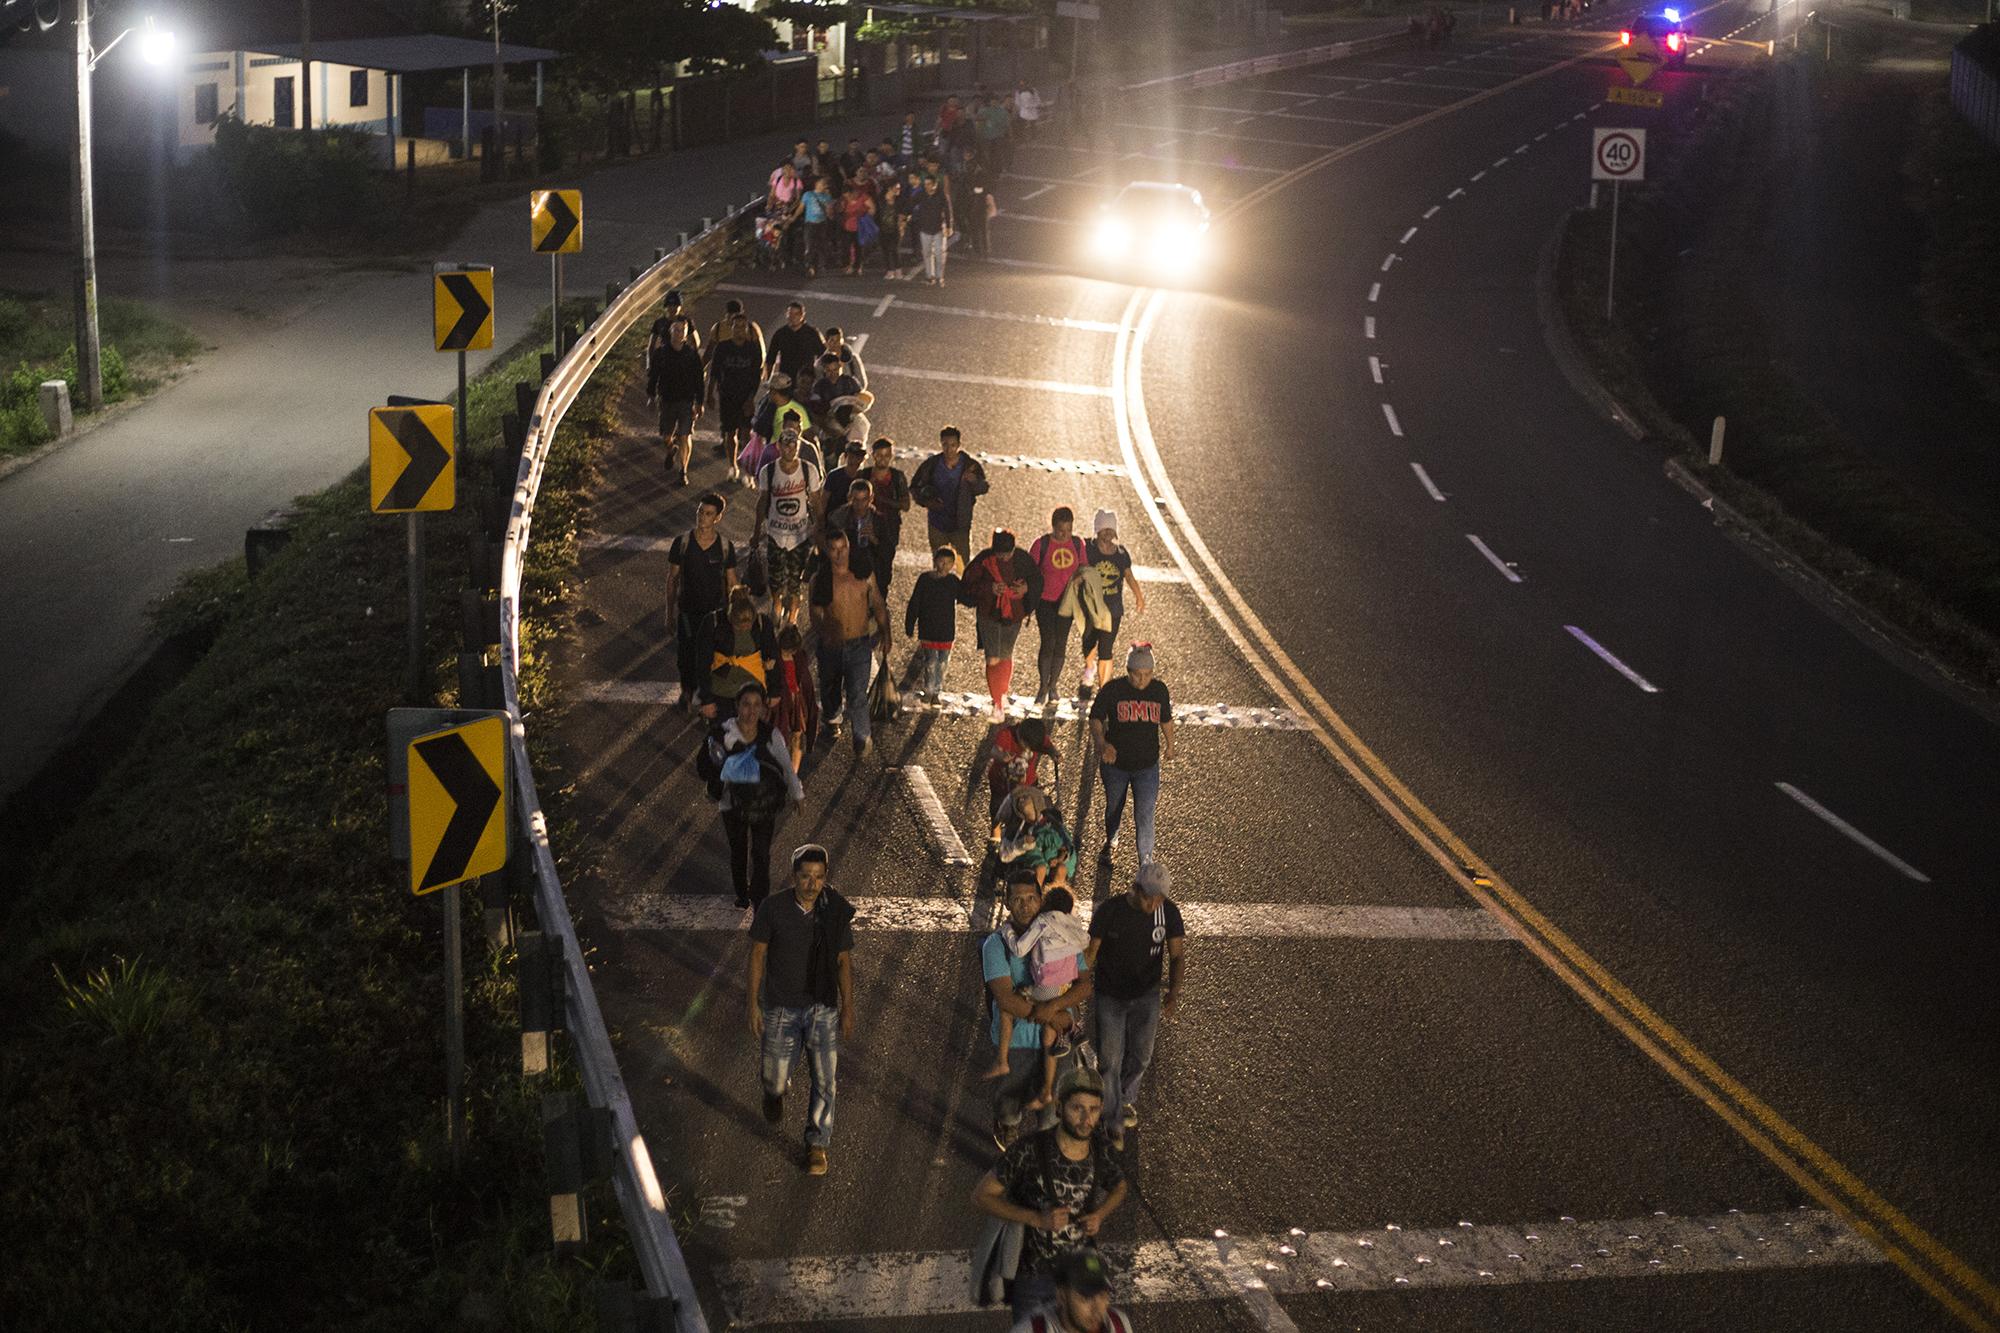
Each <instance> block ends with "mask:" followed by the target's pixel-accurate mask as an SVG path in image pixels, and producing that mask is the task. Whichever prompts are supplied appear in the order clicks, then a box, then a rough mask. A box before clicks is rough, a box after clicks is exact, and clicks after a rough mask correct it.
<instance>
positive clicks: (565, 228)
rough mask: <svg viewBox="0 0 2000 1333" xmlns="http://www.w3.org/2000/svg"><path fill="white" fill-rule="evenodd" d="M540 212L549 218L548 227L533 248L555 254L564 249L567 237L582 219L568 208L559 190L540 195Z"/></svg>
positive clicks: (543, 252) (567, 202) (573, 232)
mask: <svg viewBox="0 0 2000 1333" xmlns="http://www.w3.org/2000/svg"><path fill="white" fill-rule="evenodd" d="M542 213H543V215H544V216H546V217H547V218H548V220H549V229H548V230H547V231H545V232H543V233H542V239H541V240H539V241H537V242H536V243H535V249H536V250H537V251H539V252H540V253H542V254H555V253H556V252H558V251H561V250H564V249H566V248H567V245H568V241H569V238H570V237H571V236H572V235H574V234H575V232H576V229H577V226H578V224H579V223H580V222H582V219H581V218H579V217H577V215H576V213H575V211H574V210H572V209H571V208H570V206H569V200H567V199H565V198H563V192H562V191H561V190H549V191H547V192H545V193H544V194H543V195H542Z"/></svg>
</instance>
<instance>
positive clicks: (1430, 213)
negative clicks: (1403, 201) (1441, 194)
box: [1424, 204, 1444, 220]
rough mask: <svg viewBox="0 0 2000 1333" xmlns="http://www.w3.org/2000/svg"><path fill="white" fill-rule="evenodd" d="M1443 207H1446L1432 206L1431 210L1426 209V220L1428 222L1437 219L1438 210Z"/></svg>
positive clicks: (1441, 205) (1440, 205)
mask: <svg viewBox="0 0 2000 1333" xmlns="http://www.w3.org/2000/svg"><path fill="white" fill-rule="evenodd" d="M1443 207H1444V205H1443V204H1432V205H1431V206H1430V207H1429V208H1426V209H1425V210H1424V217H1425V219H1426V220H1428V219H1430V218H1434V217H1436V216H1437V214H1438V210H1439V209H1440V208H1443Z"/></svg>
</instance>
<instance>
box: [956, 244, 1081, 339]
mask: <svg viewBox="0 0 2000 1333" xmlns="http://www.w3.org/2000/svg"><path fill="white" fill-rule="evenodd" d="M963 235H965V233H964V232H962V231H955V232H953V233H952V234H951V239H952V240H953V241H954V242H956V241H957V240H958V239H959V238H960V237H961V236H963ZM977 262H979V263H981V264H997V265H999V266H1000V267H1001V268H1026V269H1033V270H1034V271H1035V272H1037V273H1062V274H1065V275H1073V274H1074V272H1075V270H1074V269H1072V268H1071V267H1069V266H1067V265H1063V264H1044V263H1042V262H1041V261H1040V260H1037V259H1002V258H1000V257H999V256H998V255H982V256H981V257H980V258H979V260H978V261H977ZM1002 318H1004V316H1002Z"/></svg>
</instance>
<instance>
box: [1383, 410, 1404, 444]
mask: <svg viewBox="0 0 2000 1333" xmlns="http://www.w3.org/2000/svg"><path fill="white" fill-rule="evenodd" d="M1382 415H1383V417H1384V418H1385V419H1386V420H1387V421H1388V423H1389V433H1390V434H1391V435H1393V436H1395V437H1396V438H1397V439H1399V440H1400V439H1402V438H1403V423H1402V422H1400V421H1398V420H1396V409H1395V408H1393V407H1391V406H1389V404H1387V403H1384V404H1382Z"/></svg>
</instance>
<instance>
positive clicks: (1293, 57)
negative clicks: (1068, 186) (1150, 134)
mask: <svg viewBox="0 0 2000 1333" xmlns="http://www.w3.org/2000/svg"><path fill="white" fill-rule="evenodd" d="M1409 41H1410V34H1409V33H1408V32H1406V31H1403V30H1401V29H1398V30H1397V31H1395V32H1385V33H1382V34H1380V35H1378V36H1375V37H1362V38H1357V39H1356V40H1354V41H1351V42H1326V43H1322V44H1321V45H1319V46H1302V47H1300V48H1299V49H1297V50H1296V51H1274V52H1272V53H1271V54H1270V55H1263V56H1253V57H1252V58H1250V59H1249V60H1236V61H1231V62H1230V63H1229V64H1226V65H1209V66H1207V67H1205V68H1203V69H1192V70H1187V71H1185V72H1184V73H1180V74H1164V75H1161V76H1160V77H1159V78H1157V79H1147V80H1146V81H1145V82H1143V83H1128V84H1126V85H1125V86H1124V87H1123V88H1120V89H1119V91H1120V92H1124V93H1139V92H1174V91H1177V90H1179V89H1182V88H1212V87H1214V86H1215V85H1216V84H1218V83H1234V82H1236V81H1237V80H1238V79H1254V78H1257V77H1259V76H1261V75H1265V74H1275V73H1277V72H1278V71H1279V70H1281V69H1297V68H1299V67H1300V66H1301V65H1321V64H1325V63H1326V62H1327V61H1329V60H1344V59H1345V58H1347V57H1348V56H1354V55H1363V54H1365V53H1367V52H1369V51H1381V50H1385V49H1387V48H1389V47H1392V46H1407V45H1408V44H1409Z"/></svg>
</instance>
